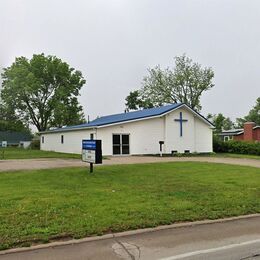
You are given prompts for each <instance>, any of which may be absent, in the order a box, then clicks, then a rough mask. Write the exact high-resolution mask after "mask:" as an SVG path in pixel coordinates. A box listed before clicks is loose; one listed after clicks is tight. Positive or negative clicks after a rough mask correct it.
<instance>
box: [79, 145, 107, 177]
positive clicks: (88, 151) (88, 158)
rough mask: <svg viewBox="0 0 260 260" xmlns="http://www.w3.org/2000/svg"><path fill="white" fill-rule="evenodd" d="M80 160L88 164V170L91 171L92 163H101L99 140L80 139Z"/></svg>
mask: <svg viewBox="0 0 260 260" xmlns="http://www.w3.org/2000/svg"><path fill="white" fill-rule="evenodd" d="M82 161H83V162H88V163H89V164H90V167H89V169H90V172H91V173H92V172H93V168H94V167H93V164H102V149H101V140H82Z"/></svg>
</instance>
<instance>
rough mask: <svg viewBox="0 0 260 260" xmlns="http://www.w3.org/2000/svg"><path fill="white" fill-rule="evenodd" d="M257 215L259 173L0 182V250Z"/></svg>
mask: <svg viewBox="0 0 260 260" xmlns="http://www.w3.org/2000/svg"><path fill="white" fill-rule="evenodd" d="M256 212H260V170H259V169H257V168H253V167H243V166H233V165H225V164H210V163H195V162H178V163H158V164H142V165H140V164H139V165H122V166H101V167H95V173H94V174H92V175H91V174H89V173H88V171H87V169H84V168H66V169H52V170H37V171H29V172H28V171H27V172H26V171H21V172H12V173H1V174H0V247H1V249H6V248H10V247H17V246H25V245H29V244H30V243H31V242H32V241H34V242H46V241H50V240H51V239H57V238H58V237H74V238H80V237H85V236H91V235H101V234H104V233H108V232H117V231H123V230H130V229H137V228H144V227H153V226H157V225H162V224H170V223H174V222H181V221H194V220H201V219H217V218H222V217H228V216H237V215H243V214H249V213H256Z"/></svg>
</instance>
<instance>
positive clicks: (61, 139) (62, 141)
mask: <svg viewBox="0 0 260 260" xmlns="http://www.w3.org/2000/svg"><path fill="white" fill-rule="evenodd" d="M60 142H61V143H62V144H63V143H64V136H63V135H61V137H60Z"/></svg>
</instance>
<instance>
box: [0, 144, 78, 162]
mask: <svg viewBox="0 0 260 260" xmlns="http://www.w3.org/2000/svg"><path fill="white" fill-rule="evenodd" d="M39 144H40V142H35V143H33V147H31V149H24V148H17V147H16V148H15V147H7V148H0V154H1V151H4V158H2V159H5V160H13V159H37V158H71V159H80V158H81V155H80V154H74V153H57V152H52V151H41V150H39V149H38V148H37V147H38V145H39ZM35 146H36V147H35ZM0 159H1V156H0Z"/></svg>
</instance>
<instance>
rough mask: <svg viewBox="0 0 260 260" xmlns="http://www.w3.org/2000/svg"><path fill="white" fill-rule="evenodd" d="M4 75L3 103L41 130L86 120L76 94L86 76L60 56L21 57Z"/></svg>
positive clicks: (19, 116) (5, 70) (20, 117)
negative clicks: (29, 58)
mask: <svg viewBox="0 0 260 260" xmlns="http://www.w3.org/2000/svg"><path fill="white" fill-rule="evenodd" d="M2 78H3V82H2V91H1V97H2V100H3V102H4V104H5V105H6V106H7V107H12V108H14V111H15V114H16V115H17V116H18V118H19V119H22V120H29V122H30V123H32V124H33V125H35V126H36V127H37V129H38V131H44V130H46V129H48V128H49V127H57V126H58V127H61V126H63V125H69V124H77V123H81V122H82V120H84V116H83V111H82V107H81V106H80V105H79V103H78V100H77V97H78V96H79V91H80V89H81V88H82V86H83V85H84V84H85V79H84V78H83V76H82V74H81V72H80V71H77V70H75V69H74V68H71V67H70V66H69V65H68V64H67V63H66V62H63V61H62V60H61V59H59V58H57V57H55V56H45V55H44V54H39V55H33V57H32V59H31V60H28V59H27V58H25V57H19V58H16V59H15V62H14V63H13V64H12V65H11V66H10V67H8V68H5V69H4V72H3V73H2Z"/></svg>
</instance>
